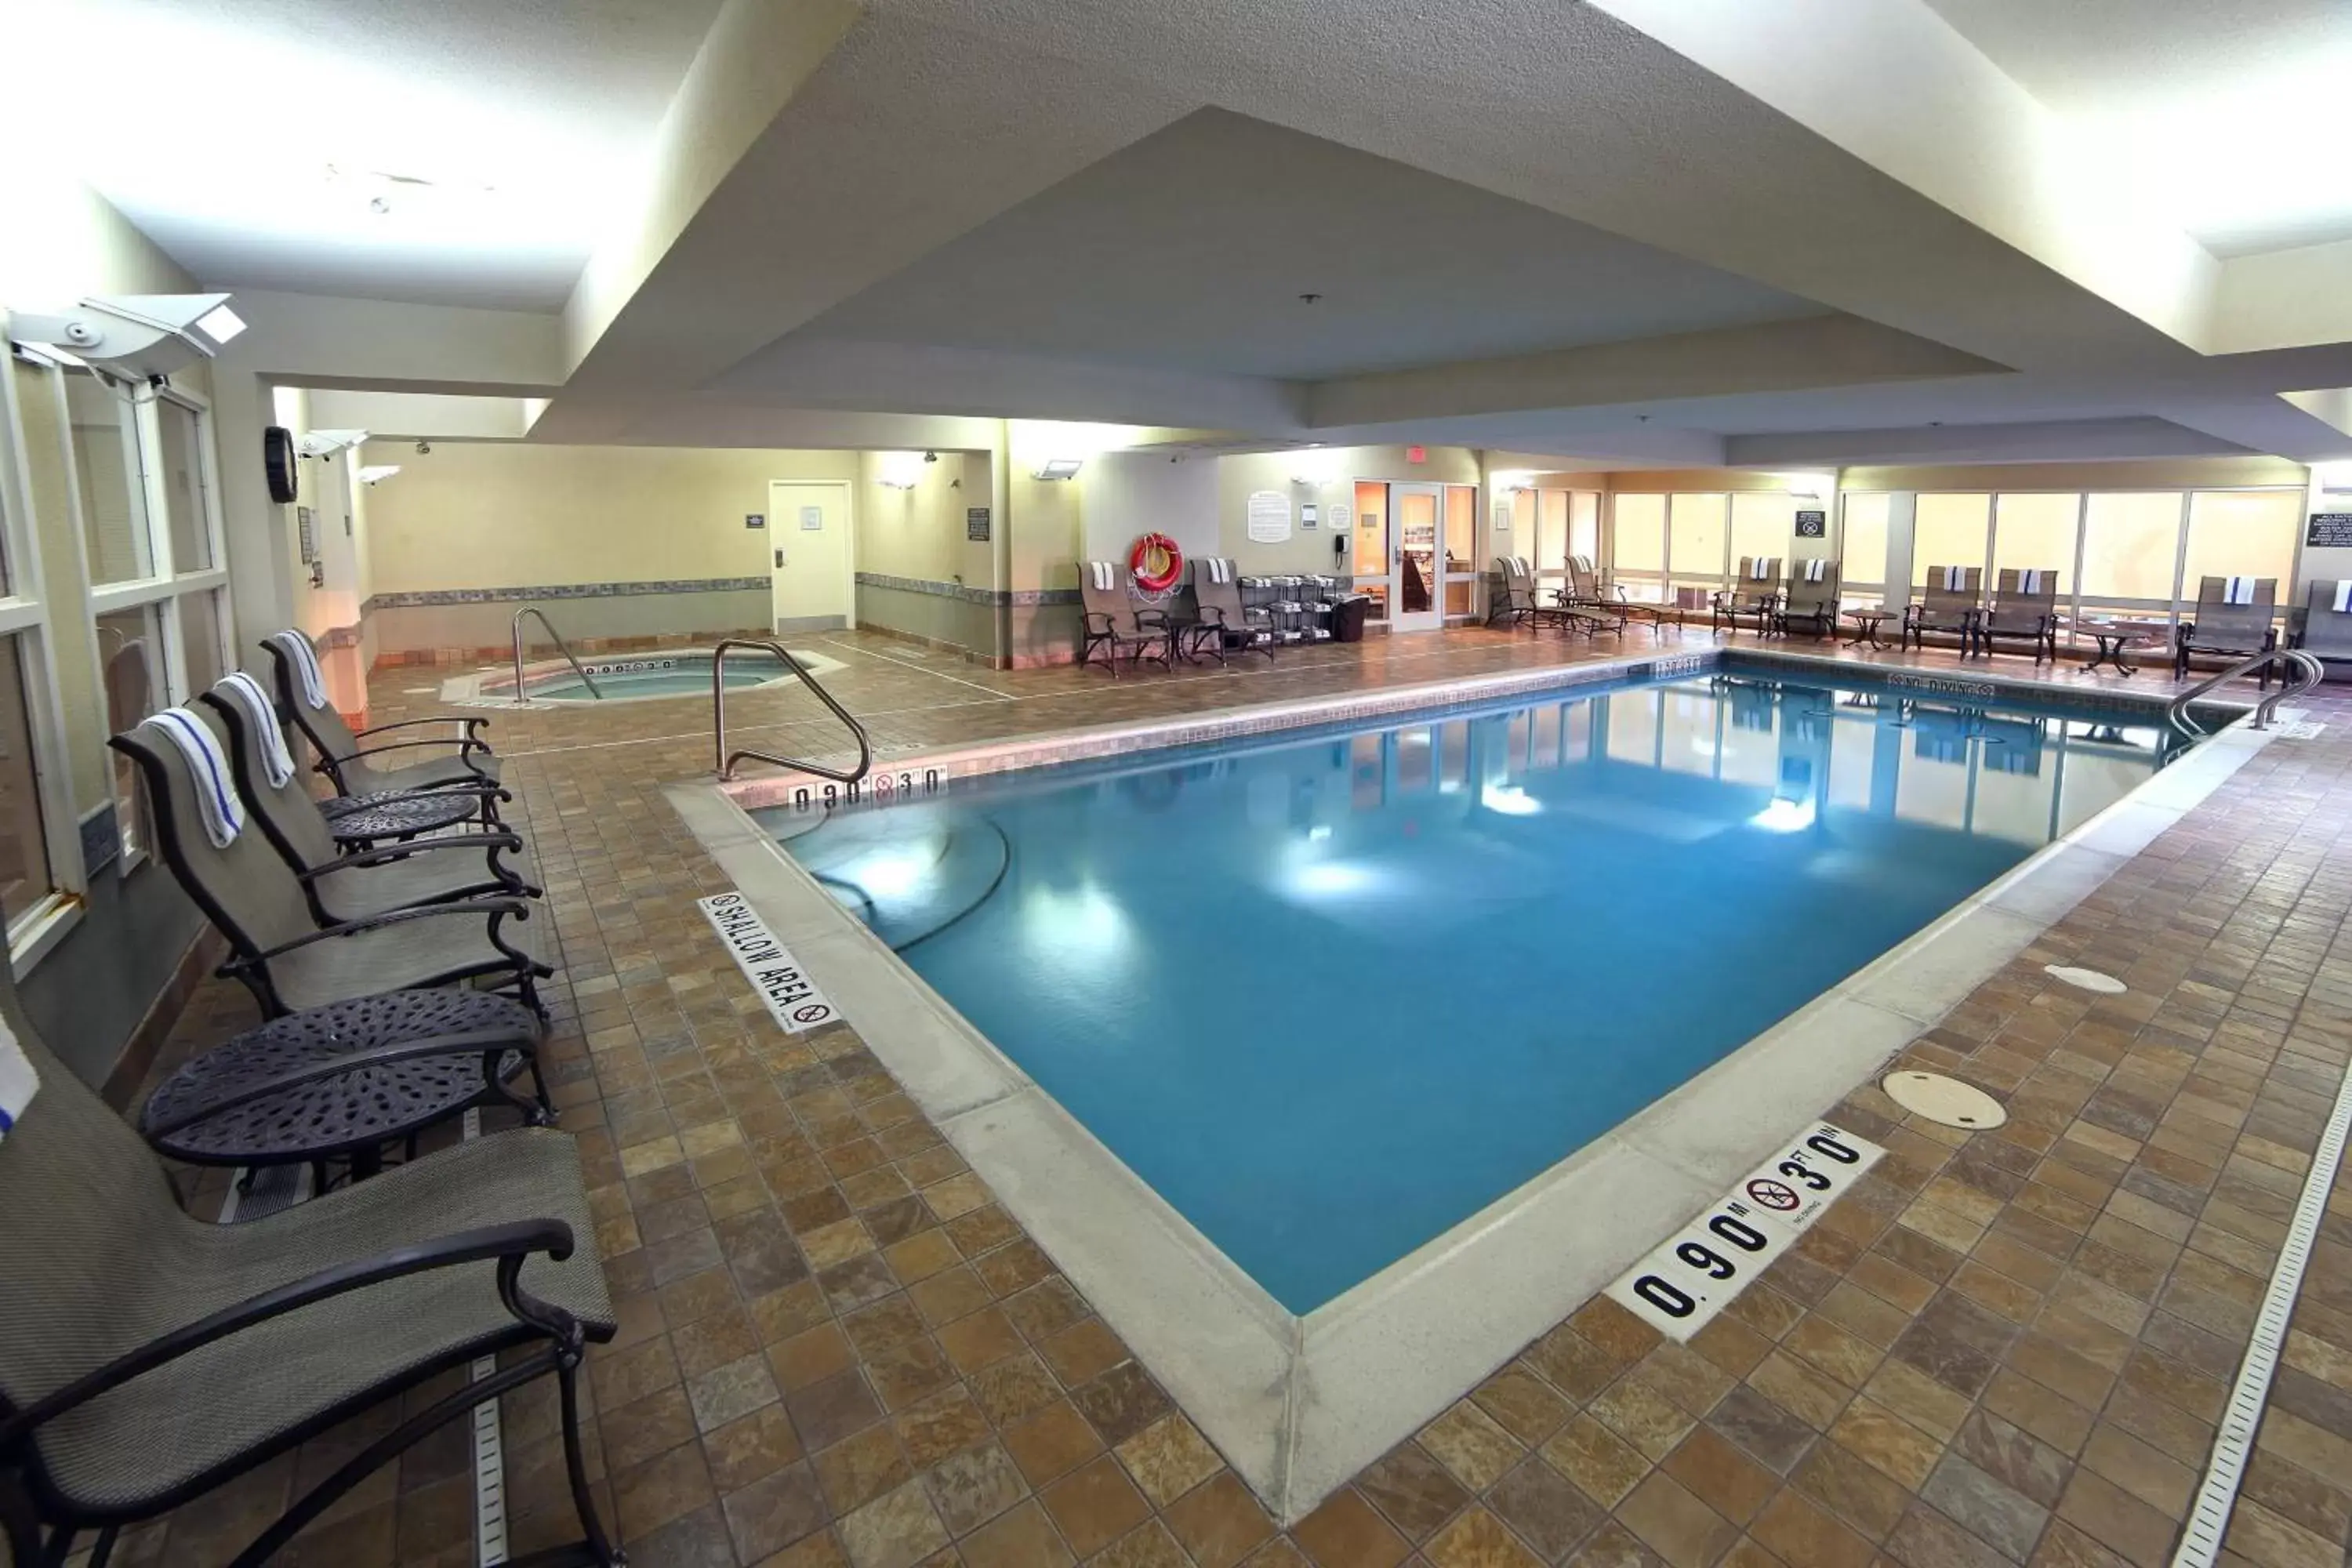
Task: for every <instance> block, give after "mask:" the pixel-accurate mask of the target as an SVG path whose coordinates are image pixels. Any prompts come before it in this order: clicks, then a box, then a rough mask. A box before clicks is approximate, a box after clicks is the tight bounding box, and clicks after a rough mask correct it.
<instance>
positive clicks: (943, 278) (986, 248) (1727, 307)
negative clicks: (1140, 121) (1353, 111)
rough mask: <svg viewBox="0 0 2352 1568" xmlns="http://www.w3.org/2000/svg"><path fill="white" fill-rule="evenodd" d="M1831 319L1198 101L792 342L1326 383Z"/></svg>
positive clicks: (1818, 309) (1524, 208) (1772, 294)
mask: <svg viewBox="0 0 2352 1568" xmlns="http://www.w3.org/2000/svg"><path fill="white" fill-rule="evenodd" d="M1307 294H1313V295H1316V296H1318V298H1317V299H1315V300H1312V301H1311V302H1310V301H1308V300H1305V299H1303V298H1302V296H1304V295H1307ZM1827 313H1828V312H1827V311H1826V310H1824V309H1823V308H1822V306H1820V305H1817V304H1814V303H1813V302H1812V301H1811V300H1802V299H1799V298H1798V297H1796V296H1795V295H1792V294H1788V293H1784V292H1782V291H1780V290H1779V289H1770V288H1767V287H1764V286H1763V285H1760V284H1757V283H1753V282H1750V281H1748V279H1744V278H1737V277H1733V276H1731V275H1730V274H1728V273H1725V272H1719V271H1717V270H1716V269H1714V268H1708V267H1703V266H1700V265H1698V264H1696V263H1695V262H1690V261H1685V260H1684V259H1682V258H1679V257H1675V256H1670V255H1667V254H1665V253H1664V252H1662V251H1659V250H1656V249H1654V248H1652V247H1648V246H1644V245H1639V244H1635V243H1633V242H1632V241H1630V240H1625V239H1621V238H1619V237H1616V236H1614V235H1611V234H1607V233H1604V232H1603V231H1601V230H1600V229H1597V228H1593V227H1591V226H1588V225H1585V224H1580V223H1578V222H1576V221H1574V220H1573V219H1570V218H1566V217H1561V216H1558V215H1556V214H1553V213H1548V212H1545V211H1543V210H1542V209H1541V208H1539V207H1534V206H1529V205H1527V204H1525V203H1522V202H1516V201H1512V200H1510V199H1508V198H1507V197H1504V196H1498V195H1494V194H1492V193H1490V192H1487V191H1482V190H1480V189H1478V188H1477V187H1476V186H1475V185H1468V184H1462V183H1460V182H1458V181H1454V180H1448V179H1444V178H1442V177H1440V176H1438V175H1435V174H1427V173H1424V172H1423V171H1422V170H1419V169H1415V168H1412V167H1410V166H1408V165H1406V164H1403V163H1394V162H1391V161H1390V160H1388V159H1386V158H1378V157H1373V156H1371V155H1370V154H1369V153H1360V152H1357V151H1355V150H1354V149H1352V148H1349V147H1343V146H1340V145H1339V144H1337V143H1335V142H1327V141H1323V140H1321V139H1319V138H1317V137H1313V136H1307V135H1303V134H1301V133H1299V132H1296V131H1289V130H1285V129H1283V128H1281V127H1279V126H1275V125H1268V124H1266V123H1265V122H1264V121H1256V120H1250V119H1246V118H1244V117H1243V116H1240V115H1237V114H1231V113H1227V112H1225V111H1223V110H1214V109H1206V110H1200V111H1199V112H1197V113H1194V114H1191V115H1188V116H1186V117H1185V118H1184V119H1182V120H1180V121H1177V122H1176V123H1174V124H1173V125H1171V126H1169V127H1168V128H1167V129H1165V130H1163V131H1160V132H1157V133H1155V134H1153V135H1150V136H1147V137H1145V138H1144V139H1143V140H1142V141H1140V142H1136V143H1134V144H1133V145H1131V146H1129V147H1127V148H1124V149H1122V150H1121V151H1119V152H1117V153H1112V154H1111V155H1110V156H1109V157H1108V158H1105V159H1103V160H1102V161H1101V162H1100V163H1094V164H1092V165H1089V166H1088V167H1087V168H1085V169H1083V170H1081V171H1079V172H1078V173H1077V174H1074V175H1072V176H1071V177H1069V178H1068V179H1066V180H1064V181H1062V182H1061V183H1060V184H1056V185H1055V186H1054V187H1052V188H1051V189H1050V190H1047V191H1045V192H1044V193H1042V194H1040V195H1035V196H1033V197H1031V198H1030V199H1029V200H1027V201H1025V202H1023V203H1021V204H1019V205H1016V206H1013V207H1012V208H1010V209H1008V210H1007V211H1006V212H1004V213H1003V214H1002V215H1000V216H997V217H995V218H992V219H991V220H990V221H989V222H987V223H985V224H982V226H980V227H978V228H976V229H974V230H972V231H971V232H970V233H968V234H966V235H964V236H962V237H960V238H957V239H954V240H951V241H950V242H949V243H948V244H946V245H944V246H942V247H940V248H939V249H937V250H934V251H932V252H931V253H930V254H929V255H928V256H925V257H923V258H921V259H920V260H919V261H917V262H916V263H915V264H914V265H912V266H911V267H908V268H905V269H903V270H902V271H899V272H898V273H896V274H894V275H892V276H891V277H888V278H886V279H883V280H881V281H880V282H878V283H877V284H875V285H874V286H873V287H871V288H869V289H866V290H865V291H864V292H862V293H860V294H858V295H857V296H856V297H855V298H853V299H851V300H846V301H845V302H843V303H842V304H840V305H837V306H835V307H834V308H833V309H832V310H828V311H826V312H824V314H823V315H821V316H819V317H817V318H816V319H815V320H814V321H811V322H810V323H809V324H808V325H807V326H806V327H804V328H803V329H802V330H801V332H800V333H799V334H796V337H794V338H787V339H785V340H784V342H783V344H782V347H783V348H785V349H787V350H789V349H790V348H791V347H793V345H794V344H795V342H797V341H800V340H805V339H842V340H851V341H870V342H896V343H930V344H940V345H945V346H949V347H955V348H965V349H982V350H996V351H1003V352H1017V353H1035V354H1049V355H1066V356H1068V357H1070V358H1073V359H1081V360H1102V361H1108V362H1111V363H1125V364H1135V365H1164V366H1172V367H1175V368H1178V369H1182V370H1188V371H1199V372H1208V373H1214V374H1231V375H1249V376H1272V377H1277V378H1285V379H1297V380H1312V379H1319V378H1322V377H1325V376H1333V375H1346V374H1359V373H1362V372H1367V371H1380V370H1391V369H1397V368H1401V367H1404V366H1410V365H1415V364H1422V363H1428V362H1430V361H1432V360H1451V359H1483V358H1489V357H1494V356H1499V355H1504V354H1512V353H1535V352H1538V351H1541V350H1546V349H1557V348H1568V347H1572V346H1575V345H1579V344H1584V343H1594V342H1615V341H1620V340H1623V339H1628V338H1647V337H1656V336H1660V335H1663V334H1665V333H1669V332H1686V331H1705V330H1707V329H1709V328H1716V327H1730V326H1745V325H1748V324H1751V323H1754V322H1759V321H1790V320H1795V319H1798V318H1801V317H1806V316H1820V315H1825V314H1827Z"/></svg>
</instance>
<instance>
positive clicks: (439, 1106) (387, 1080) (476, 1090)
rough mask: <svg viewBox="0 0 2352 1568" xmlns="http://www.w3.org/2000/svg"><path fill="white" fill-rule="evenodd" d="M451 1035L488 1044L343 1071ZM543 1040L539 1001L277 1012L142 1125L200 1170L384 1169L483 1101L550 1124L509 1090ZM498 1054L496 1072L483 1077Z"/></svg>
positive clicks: (222, 1051)
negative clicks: (404, 1145) (394, 1153)
mask: <svg viewBox="0 0 2352 1568" xmlns="http://www.w3.org/2000/svg"><path fill="white" fill-rule="evenodd" d="M451 1036H459V1037H467V1038H468V1039H469V1040H471V1041H473V1042H474V1043H473V1044H471V1045H470V1046H467V1047H452V1048H451V1049H449V1050H447V1051H445V1052H442V1053H440V1054H437V1055H433V1056H417V1057H410V1058H405V1059H403V1060H397V1061H390V1062H380V1063H371V1064H369V1065H366V1066H362V1067H356V1068H338V1067H337V1065H336V1064H337V1063H338V1062H339V1061H341V1059H343V1058H349V1057H351V1056H353V1055H355V1054H357V1053H360V1052H364V1051H372V1050H376V1049H379V1048H382V1047H394V1046H401V1045H406V1044H409V1043H412V1042H421V1041H425V1040H432V1039H436V1038H446V1037H451ZM539 1037H540V1026H539V1020H538V1018H537V1017H536V1016H534V1015H533V1014H532V1012H531V1010H530V1008H529V1007H527V1006H525V1005H523V1004H521V1003H520V1002H518V1001H516V1000H515V999H514V998H512V997H510V996H499V995H495V994H491V993H488V992H485V991H470V990H464V989H459V988H455V987H452V988H447V989H442V990H434V991H394V992H391V993H388V994H384V995H382V996H364V997H359V998H356V999H354V1000H352V1001H348V1002H335V1003H331V1004H329V1005H326V1006H324V1007H313V1008H310V1009H309V1010H307V1011H305V1012H300V1013H291V1014H289V1015H288V1016H285V1017H283V1018H274V1019H272V1020H270V1021H269V1022H268V1023H267V1024H264V1025H262V1026H259V1027H258V1028H255V1029H248V1030H247V1031H246V1032H245V1033H244V1034H242V1035H239V1036H237V1037H235V1038H234V1039H231V1040H228V1041H226V1042H225V1043H223V1044H221V1045H219V1046H216V1047H214V1048H213V1049H211V1050H209V1051H206V1052H205V1053H204V1054H203V1055H202V1056H200V1057H197V1058H195V1059H194V1061H191V1062H189V1063H188V1064H187V1065H186V1066H184V1067H183V1068H180V1070H179V1071H177V1072H175V1073H173V1075H172V1076H171V1077H170V1078H169V1079H165V1080H164V1082H163V1085H162V1086H161V1087H160V1088H158V1089H156V1090H155V1092H154V1093H153V1094H152V1095H151V1096H149V1097H148V1100H147V1103H146V1105H145V1106H144V1107H143V1108H142V1110H140V1113H139V1129H140V1131H141V1133H142V1134H143V1135H144V1136H145V1137H146V1139H147V1141H148V1142H150V1143H151V1144H152V1145H153V1146H154V1147H155V1149H156V1150H157V1152H161V1153H163V1154H166V1155H169V1156H171V1157H172V1158H173V1159H176V1160H185V1161H188V1162H189V1163H193V1164H202V1165H278V1164H291V1163H305V1162H308V1163H314V1164H317V1163H323V1162H325V1161H327V1160H330V1159H335V1158H348V1159H349V1160H350V1161H351V1165H352V1176H353V1177H354V1178H358V1177H361V1176H365V1175H368V1174H371V1173H373V1172H374V1171H375V1170H377V1169H379V1168H380V1166H381V1164H382V1153H383V1145H384V1144H386V1143H388V1142H394V1140H408V1139H413V1138H414V1137H415V1134H416V1133H418V1132H420V1131H423V1130H424V1129H425V1128H427V1127H430V1126H432V1125H434V1124H435V1123H436V1122H438V1121H445V1120H446V1119H447V1118H449V1117H452V1116H456V1115H458V1114H460V1113H462V1112H464V1111H465V1110H468V1109H470V1108H472V1107H473V1106H476V1105H483V1104H505V1105H510V1106H513V1107H515V1108H517V1109H520V1110H523V1111H524V1112H525V1113H526V1114H527V1115H529V1116H530V1118H531V1119H533V1120H535V1121H536V1120H541V1119H543V1114H544V1112H543V1107H541V1105H539V1104H538V1103H535V1102H534V1101H533V1100H530V1098H529V1097H527V1096H522V1095H518V1094H515V1093H514V1092H512V1091H511V1090H510V1089H508V1088H507V1084H508V1082H509V1080H510V1079H513V1078H515V1077H516V1076H517V1075H518V1074H519V1073H520V1072H521V1071H522V1069H523V1068H525V1067H526V1066H527V1065H529V1064H530V1059H531V1057H532V1054H533V1052H534V1051H535V1050H536V1048H537V1043H538V1040H539ZM509 1042H510V1043H509ZM494 1050H495V1051H498V1052H499V1057H498V1067H497V1071H496V1074H495V1078H493V1076H492V1075H490V1074H486V1073H485V1072H484V1071H483V1066H484V1063H485V1060H486V1059H487V1058H488V1055H489V1053H490V1052H492V1051H494ZM273 1084H282V1087H278V1088H271V1087H270V1086H271V1085H273ZM411 1152H414V1150H413V1148H412V1150H411ZM321 1175H322V1176H323V1171H322V1172H321Z"/></svg>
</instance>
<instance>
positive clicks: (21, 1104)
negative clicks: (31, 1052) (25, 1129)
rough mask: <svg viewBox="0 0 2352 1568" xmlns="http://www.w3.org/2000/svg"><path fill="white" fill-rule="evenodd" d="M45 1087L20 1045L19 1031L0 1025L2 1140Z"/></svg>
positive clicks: (0, 1120)
mask: <svg viewBox="0 0 2352 1568" xmlns="http://www.w3.org/2000/svg"><path fill="white" fill-rule="evenodd" d="M40 1087H41V1075H40V1074H39V1073H37V1072H36V1071H34V1070H33V1058H30V1057H28V1056H26V1054H25V1047H22V1046H20V1045H18V1044H17V1043H16V1033H15V1031H13V1030H12V1029H10V1028H9V1027H8V1026H7V1025H6V1024H5V1023H0V1138H5V1137H7V1136H8V1134H9V1132H10V1131H12V1130H13V1129H14V1128H15V1127H16V1123H17V1122H19V1121H23V1120H24V1117H25V1107H26V1106H27V1105H30V1104H31V1103H32V1102H33V1096H34V1094H35V1093H37V1091H38V1090H39V1089H40Z"/></svg>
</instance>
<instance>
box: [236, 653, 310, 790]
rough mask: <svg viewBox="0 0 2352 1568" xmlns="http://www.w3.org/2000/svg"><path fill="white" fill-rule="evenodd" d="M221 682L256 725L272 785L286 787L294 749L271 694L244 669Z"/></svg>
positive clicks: (246, 718)
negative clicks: (279, 720) (288, 741)
mask: <svg viewBox="0 0 2352 1568" xmlns="http://www.w3.org/2000/svg"><path fill="white" fill-rule="evenodd" d="M221 685H222V686H223V687H225V688H226V689H227V691H228V695H229V700H231V701H232V702H235V703H236V705H237V708H238V710H240V711H241V712H243V713H244V715H245V721H246V722H247V724H249V725H251V726H252V727H253V733H254V736H255V738H256V739H257V741H258V742H260V747H261V771H262V772H263V773H268V775H269V787H270V788H271V789H284V788H285V787H286V781H287V780H289V779H290V778H292V777H293V776H294V753H293V752H289V751H288V750H287V749H286V731H285V729H284V728H283V727H282V726H280V725H279V724H278V710H277V709H276V708H274V707H272V706H271V705H270V702H269V694H268V692H266V691H264V690H262V689H261V682H259V681H258V680H256V679H253V677H251V676H249V675H247V674H246V672H245V671H243V670H241V669H239V670H233V671H231V672H230V673H229V674H228V675H226V676H225V677H223V678H222V680H221Z"/></svg>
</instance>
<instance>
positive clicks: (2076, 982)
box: [2042, 963, 2131, 996]
mask: <svg viewBox="0 0 2352 1568" xmlns="http://www.w3.org/2000/svg"><path fill="white" fill-rule="evenodd" d="M2042 973H2045V974H2047V975H2049V976H2050V977H2051V978H2052V979H2053V980H2063V981H2064V982H2065V983H2066V984H2069V985H2072V986H2074V987H2076V988H2078V989H2080V990H2084V991H2095V992H2097V993H2098V994H2100V995H2102V996H2120V995H2122V994H2124V993H2125V992H2126V991H2128V990H2130V989H2131V987H2130V986H2128V985H2126V984H2124V983H2123V982H2122V981H2120V980H2118V979H2116V977H2115V976H2114V975H2112V974H2102V973H2099V972H2098V971H2097V970H2095V969H2076V968H2074V966H2073V965H2071V964H2064V963H2045V964H2043V965H2042Z"/></svg>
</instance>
